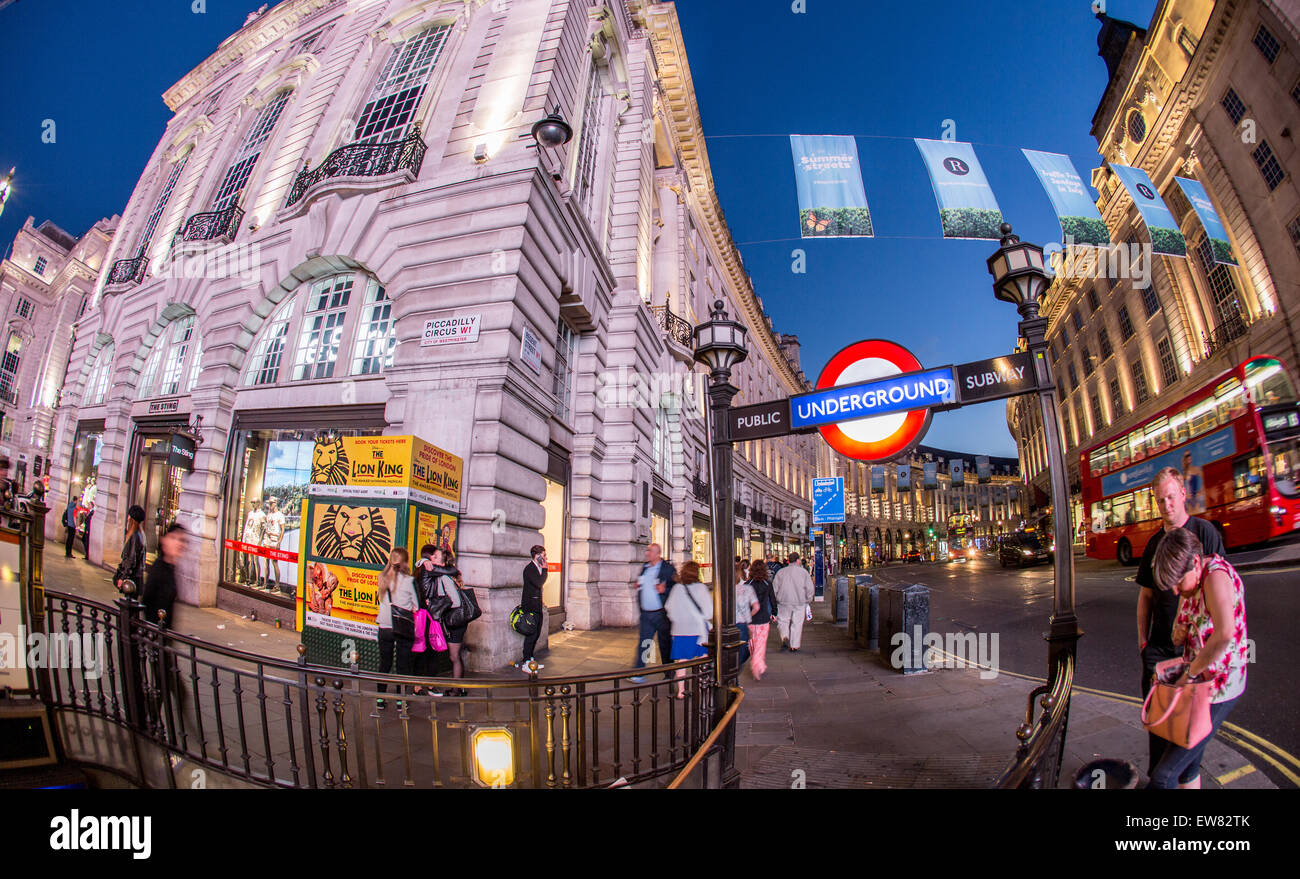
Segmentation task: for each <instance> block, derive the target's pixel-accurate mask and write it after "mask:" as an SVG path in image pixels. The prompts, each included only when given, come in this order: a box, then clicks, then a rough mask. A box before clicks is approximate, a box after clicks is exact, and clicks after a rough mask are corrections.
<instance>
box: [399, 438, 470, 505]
mask: <svg viewBox="0 0 1300 879" xmlns="http://www.w3.org/2000/svg"><path fill="white" fill-rule="evenodd" d="M411 439H412V441H413V443H412V446H413V448H412V456H411V488H414V489H417V490H418V491H423V492H427V493H428V494H432V495H437V496H438V497H441V498H446V499H447V500H449V501H453V502H455V503H456V504H459V503H460V481H461V473H462V467H463V464H462V462H461V459H460V458H458V457H456V456H455V455H453V454H451V453H450V452H445V451H443V450H442V449H440V448H438V447H437V446H433V445H430V444H429V443H426V442H425V441H424V440H422V439H418V438H416V437H412V438H411Z"/></svg>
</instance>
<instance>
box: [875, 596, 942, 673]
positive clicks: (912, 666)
mask: <svg viewBox="0 0 1300 879" xmlns="http://www.w3.org/2000/svg"><path fill="white" fill-rule="evenodd" d="M879 600H880V605H881V609H880V611H879V614H880V626H879V635H880V638H879V649H880V653H881V655H882V656H883V657H884V660H885V662H886V663H888V664H889V665H891V666H893V665H894V663H893V661H892V660H893V657H894V654H895V653H896V652H897V651H898V648H899V647H903V648H907V649H904V650H903V651H902V654H901V655H900V658H901V663H900V664H899V665H898V666H895V667H897V668H898V670H899V671H901V672H902V673H903V674H916V673H917V672H923V671H926V670H927V669H926V667H925V636H926V635H928V634H929V633H930V588H929V587H928V586H922V585H920V584H914V585H911V586H904V585H901V584H899V585H888V586H885V587H884V588H882V589H881V590H880V599H879ZM900 634H901V635H903V636H905V637H903V638H898V637H897V636H898V635H900Z"/></svg>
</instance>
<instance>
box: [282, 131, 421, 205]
mask: <svg viewBox="0 0 1300 879" xmlns="http://www.w3.org/2000/svg"><path fill="white" fill-rule="evenodd" d="M428 149H429V148H428V146H426V145H425V143H424V141H423V140H422V139H421V138H420V132H419V131H418V130H416V129H412V130H411V133H410V134H408V135H407V136H406V137H404V138H403V139H402V140H393V141H389V142H387V143H350V144H348V145H347V146H343V147H339V148H338V149H336V150H335V151H334V152H332V153H330V154H329V155H328V156H326V157H325V161H323V162H321V163H320V164H319V165H317V166H316V167H315V168H312V167H311V163H310V161H309V162H308V163H307V167H305V168H303V169H302V171H300V172H299V173H298V176H297V178H296V179H295V180H294V181H293V188H291V189H290V190H289V200H288V201H287V202H285V205H284V206H285V207H286V208H288V207H293V206H294V205H295V204H297V203H298V202H299V201H301V200H302V197H303V196H304V195H306V194H307V190H308V189H311V188H312V187H313V186H315V185H316V184H317V183H320V182H321V181H322V180H328V179H330V178H333V177H382V176H384V175H385V174H394V173H396V172H398V171H403V170H409V171H410V172H411V173H412V174H415V175H418V174H419V173H420V166H421V165H423V164H424V154H425V153H426V152H427V151H428Z"/></svg>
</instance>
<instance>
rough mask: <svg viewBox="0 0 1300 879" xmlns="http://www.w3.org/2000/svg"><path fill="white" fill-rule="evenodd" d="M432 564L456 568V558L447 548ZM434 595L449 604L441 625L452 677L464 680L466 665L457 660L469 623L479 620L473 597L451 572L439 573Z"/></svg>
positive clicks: (459, 693) (457, 693)
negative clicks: (449, 657)
mask: <svg viewBox="0 0 1300 879" xmlns="http://www.w3.org/2000/svg"><path fill="white" fill-rule="evenodd" d="M433 563H434V565H435V566H437V567H443V568H449V569H455V568H456V557H455V556H454V555H453V554H452V552H451V550H449V549H439V550H437V551H436V552H434V554H433ZM434 594H435V596H437V597H440V598H445V599H447V601H448V607H447V609H446V610H445V611H444V612H443V615H442V619H441V621H440V622H441V623H442V631H443V635H444V636H445V637H446V639H447V649H448V650H449V651H450V653H451V676H452V677H453V678H456V679H458V680H459V679H460V678H463V677H465V665H464V663H463V662H461V658H460V650H461V644H463V643H464V641H465V632H466V630H468V629H469V624H470V623H471V622H472V621H473V620H475V619H477V617H478V613H477V612H476V611H478V606H477V604H474V605H473V606H472V607H471V598H472V596H470V595H468V594H467V593H466V590H465V588H464V584H463V581H462V580H461V579H460V573H459V571H457V573H456V574H455V575H454V576H453V575H452V574H451V573H444V574H441V575H440V576H439V577H438V580H437V584H436V585H435V587H434ZM447 695H449V696H468V695H469V691H468V690H465V689H452V690H448V691H447Z"/></svg>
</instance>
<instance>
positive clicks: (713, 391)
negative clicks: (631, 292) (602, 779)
mask: <svg viewBox="0 0 1300 879" xmlns="http://www.w3.org/2000/svg"><path fill="white" fill-rule="evenodd" d="M724 305H725V303H724V302H723V301H722V300H721V299H719V300H717V301H716V302H714V303H713V311H712V312H711V313H710V314H709V320H708V321H707V322H705V323H702V324H700V325H699V326H697V327H696V328H695V332H694V336H695V360H696V361H697V362H699V363H702V364H704V365H705V366H707V367H708V368H709V410H710V411H709V422H708V429H709V437H710V439H709V445H710V447H711V454H710V456H709V483H710V484H711V486H712V487H713V511H712V512H713V615H714V624H713V632H714V637H715V638H716V639H717V640H716V642H715V643H716V644H717V652H716V654H715V655H716V656H717V669H716V673H717V691H716V694H715V696H714V700H713V706H714V707H713V717H714V723H718V722H720V721H721V719H722V715H723V714H725V713H726V710H727V707H728V703H729V701H730V699H729V698H728V697H729V695H730V693H729V690H728V688H729V687H734V686H735V685H736V682H737V680H738V679H739V678H740V629H738V628H737V627H736V584H735V573H736V571H735V565H733V564H732V561H731V555H732V553H731V534H732V527H733V524H732V523H733V521H734V504H733V499H732V496H731V484H732V476H731V454H732V450H731V438H730V437H729V436H728V435H727V434H728V430H727V409H729V408H730V407H731V400H732V398H733V397H735V396H736V394H737V393H738V392H739V390H740V389H739V388H737V387H736V386H735V385H733V384H732V383H731V368H732V367H733V366H735V365H736V364H738V363H740V362H741V361H743V360H744V359H745V358H746V357H748V356H749V349H748V348H746V347H745V335H746V331H745V326H744V324H742V323H739V322H737V321H734V320H731V319H730V318H729V317H728V316H727V312H726V310H725V309H724V307H723V306H724ZM735 753H736V727H735V724H732V725H731V726H729V727H728V728H727V732H726V733H725V735H724V737H723V742H722V754H723V762H722V771H721V775H722V785H723V786H724V787H734V786H735V785H736V784H737V783H738V782H739V776H738V775H737V773H736V770H735V764H734V760H735Z"/></svg>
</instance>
